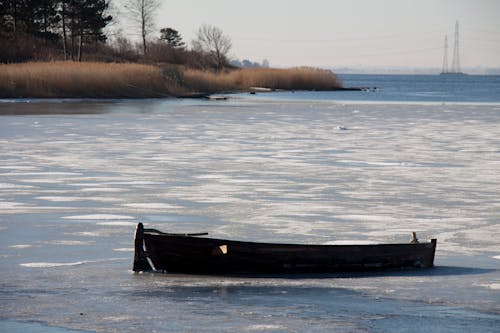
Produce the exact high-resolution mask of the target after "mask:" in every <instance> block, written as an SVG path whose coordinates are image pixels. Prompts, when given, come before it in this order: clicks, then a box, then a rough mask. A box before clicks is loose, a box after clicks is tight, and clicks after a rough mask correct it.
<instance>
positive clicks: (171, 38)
mask: <svg viewBox="0 0 500 333" xmlns="http://www.w3.org/2000/svg"><path fill="white" fill-rule="evenodd" d="M160 33H161V36H160V39H161V40H164V41H166V42H167V44H168V45H169V46H171V47H173V48H184V47H185V46H186V44H185V43H184V42H183V41H182V37H181V35H180V34H179V32H178V31H177V30H175V29H172V28H163V29H161V30H160Z"/></svg>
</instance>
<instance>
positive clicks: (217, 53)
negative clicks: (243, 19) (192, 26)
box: [192, 24, 232, 70]
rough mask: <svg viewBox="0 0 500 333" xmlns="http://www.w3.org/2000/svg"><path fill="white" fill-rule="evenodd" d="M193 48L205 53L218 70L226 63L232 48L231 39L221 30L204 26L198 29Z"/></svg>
mask: <svg viewBox="0 0 500 333" xmlns="http://www.w3.org/2000/svg"><path fill="white" fill-rule="evenodd" d="M196 37H197V39H196V40H194V41H193V42H192V43H193V48H194V49H195V50H196V51H201V52H205V53H207V54H208V55H209V56H210V58H211V60H212V61H213V63H214V65H215V66H216V67H217V69H218V70H221V69H222V68H224V65H225V64H226V63H227V55H228V53H229V51H230V50H231V47H232V42H231V38H229V37H228V36H227V35H224V33H223V32H222V30H221V29H219V28H217V27H214V26H212V25H208V24H204V25H202V26H201V27H200V28H199V29H198V33H197V35H196Z"/></svg>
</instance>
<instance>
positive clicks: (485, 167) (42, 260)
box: [0, 100, 500, 332]
mask: <svg viewBox="0 0 500 333" xmlns="http://www.w3.org/2000/svg"><path fill="white" fill-rule="evenodd" d="M58 105H59V106H54V104H51V103H46V102H44V103H41V104H36V103H26V105H24V106H23V109H29V108H30V107H32V108H33V109H34V110H35V111H36V112H37V113H38V114H40V113H43V108H44V107H46V108H50V109H52V108H56V109H57V110H58V111H61V109H62V108H69V109H70V110H69V111H68V112H69V113H68V114H60V115H54V114H49V113H50V112H52V111H50V110H48V111H47V112H46V113H47V114H45V115H37V116H34V115H29V114H28V115H23V116H2V117H1V122H0V160H1V161H2V166H1V167H0V230H1V231H2V232H1V233H0V248H1V255H0V261H1V262H2V265H3V266H2V267H5V269H3V270H2V271H1V272H0V281H2V283H1V284H0V295H1V296H0V313H2V318H7V319H15V320H25V321H33V320H36V321H39V322H42V323H47V324H49V325H52V326H61V327H67V328H74V329H85V330H91V331H98V332H110V331H116V332H136V331H148V332H150V331H155V330H156V331H172V332H185V331H190V332H196V331H199V330H200V327H201V328H204V329H205V330H207V331H213V332H221V331H226V332H233V331H242V332H245V331H247V332H255V331H277V332H283V331H310V332H331V331H332V328H334V329H335V330H336V331H339V332H358V331H359V332H387V331H410V332H411V331H419V330H426V331H440V332H457V331H462V332H468V331H481V332H498V327H499V324H500V308H499V304H500V290H499V288H498V285H499V281H500V273H499V271H500V266H499V261H498V260H499V259H500V255H499V253H500V245H499V244H500V242H499V241H498V240H499V239H500V228H499V225H498V221H499V218H500V215H499V212H500V210H499V208H500V197H499V195H498V189H499V188H500V178H499V173H498V170H499V167H500V155H499V154H500V140H499V137H498V133H500V113H499V112H498V109H497V107H498V106H490V105H474V104H468V105H458V104H454V105H450V104H446V105H442V104H439V103H434V104H425V103H411V104H408V103H406V104H397V103H391V104H388V103H361V104H355V103H342V104H340V103H336V102H335V101H321V102H315V101H307V102H303V101H297V102H293V101H286V100H283V101H273V102H270V103H268V102H263V101H254V102H248V101H239V100H233V101H228V102H227V103H224V104H222V103H213V102H205V101H196V102H185V101H169V100H166V101H164V100H157V101H142V102H140V103H136V102H119V101H117V102H114V103H107V104H101V103H97V104H92V103H90V102H89V103H86V102H80V104H78V110H79V112H80V114H75V113H74V112H72V111H74V110H72V109H71V108H73V107H75V108H76V107H77V106H76V105H74V104H71V103H70V104H64V103H58ZM16 107H18V106H16V104H15V103H5V104H3V105H0V108H16ZM139 109H141V110H142V111H140V112H139V111H138V110H139ZM83 110H88V111H87V112H86V113H85V112H83ZM103 110H105V112H102V111H103ZM94 111H96V112H94ZM97 111H99V112H97ZM60 113H64V112H60ZM337 126H345V127H346V128H347V130H338V129H337ZM138 222H144V223H145V225H146V226H147V227H152V228H157V229H160V230H164V231H171V232H205V231H208V232H209V233H210V236H213V237H228V238H233V239H240V240H254V241H272V242H286V243H290V242H297V243H307V244H345V243H347V242H348V243H358V244H373V243H385V242H408V241H409V240H410V237H411V232H412V231H415V232H417V237H418V238H419V239H421V240H427V239H431V238H437V239H438V245H437V253H436V266H437V267H436V268H435V269H431V270H426V271H418V270H417V271H403V272H399V271H397V272H387V273H380V274H336V275H331V276H321V277H318V276H307V277H300V278H297V277H281V278H276V277H261V278H245V277H203V276H183V275H158V274H137V275H136V274H131V272H130V271H131V262H132V256H133V253H132V251H133V235H134V231H135V226H136V224H137V223H138ZM114 256H123V258H114ZM80 314H83V315H80ZM145 318H146V319H145Z"/></svg>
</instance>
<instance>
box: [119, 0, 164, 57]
mask: <svg viewBox="0 0 500 333" xmlns="http://www.w3.org/2000/svg"><path fill="white" fill-rule="evenodd" d="M159 7H160V1H159V0H126V2H125V8H126V9H127V10H128V12H129V16H130V19H131V20H132V21H134V22H135V23H136V24H138V26H139V27H140V33H141V39H142V52H143V53H144V54H146V53H147V39H148V35H149V34H150V33H151V32H153V30H154V26H155V22H154V16H155V12H156V10H157V9H158V8H159Z"/></svg>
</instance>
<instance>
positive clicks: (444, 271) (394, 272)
mask: <svg viewBox="0 0 500 333" xmlns="http://www.w3.org/2000/svg"><path fill="white" fill-rule="evenodd" d="M496 271H499V270H498V269H493V268H475V267H460V266H435V267H432V268H425V269H389V270H380V271H377V270H372V271H353V272H337V273H289V274H288V273H280V274H262V273H238V274H235V273H232V274H223V273H219V274H179V273H160V272H155V273H149V274H153V275H158V276H166V277H174V276H175V277H177V278H182V277H183V276H184V277H196V276H198V277H226V278H252V279H288V280H301V279H342V278H359V279H362V278H373V277H384V276H386V277H419V276H421V277H425V276H427V277H432V276H436V277H439V276H464V275H480V274H487V273H492V272H496Z"/></svg>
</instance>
